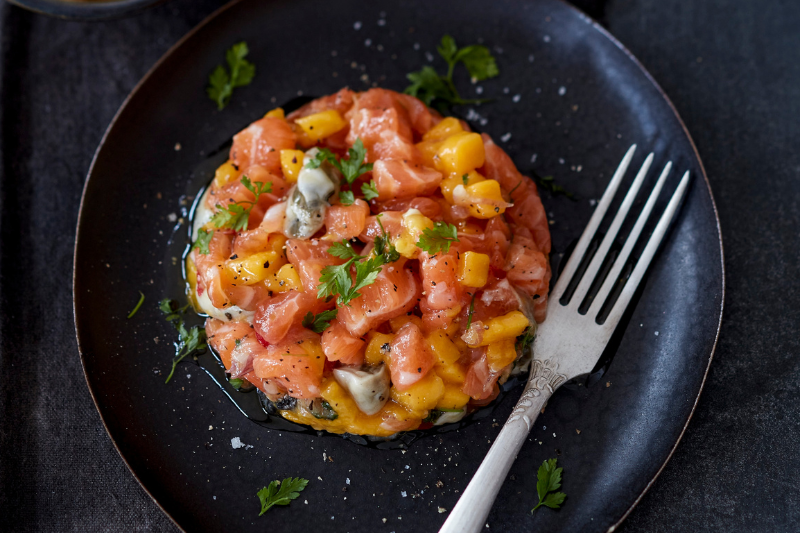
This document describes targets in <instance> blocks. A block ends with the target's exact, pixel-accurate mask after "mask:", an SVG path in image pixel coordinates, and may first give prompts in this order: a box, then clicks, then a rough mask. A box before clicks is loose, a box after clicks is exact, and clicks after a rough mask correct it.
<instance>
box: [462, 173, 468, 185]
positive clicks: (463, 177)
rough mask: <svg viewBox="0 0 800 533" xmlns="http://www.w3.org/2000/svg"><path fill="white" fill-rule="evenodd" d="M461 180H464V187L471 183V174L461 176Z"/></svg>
mask: <svg viewBox="0 0 800 533" xmlns="http://www.w3.org/2000/svg"><path fill="white" fill-rule="evenodd" d="M461 181H463V182H464V187H466V186H467V185H469V174H464V175H463V176H461Z"/></svg>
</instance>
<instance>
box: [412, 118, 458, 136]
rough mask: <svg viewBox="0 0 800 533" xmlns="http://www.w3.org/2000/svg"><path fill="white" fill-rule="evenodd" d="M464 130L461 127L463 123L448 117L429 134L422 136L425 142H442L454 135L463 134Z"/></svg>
mask: <svg viewBox="0 0 800 533" xmlns="http://www.w3.org/2000/svg"><path fill="white" fill-rule="evenodd" d="M463 131H464V128H462V127H461V121H460V120H458V119H457V118H455V117H447V118H445V119H442V121H441V122H439V123H438V124H437V125H435V126H434V127H432V128H431V129H430V130H429V131H428V133H426V134H425V135H423V136H422V140H423V141H441V140H442V139H446V138H448V137H450V136H451V135H453V134H456V133H461V132H463Z"/></svg>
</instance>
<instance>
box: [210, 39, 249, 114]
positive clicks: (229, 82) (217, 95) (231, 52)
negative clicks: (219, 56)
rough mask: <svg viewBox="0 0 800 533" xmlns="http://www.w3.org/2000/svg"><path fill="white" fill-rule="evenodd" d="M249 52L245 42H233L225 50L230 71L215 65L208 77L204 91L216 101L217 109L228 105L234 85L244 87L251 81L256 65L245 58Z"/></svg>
mask: <svg viewBox="0 0 800 533" xmlns="http://www.w3.org/2000/svg"><path fill="white" fill-rule="evenodd" d="M249 52H250V51H249V50H248V48H247V43H246V42H244V41H243V42H241V43H237V44H234V45H233V46H232V47H230V48H229V49H228V51H227V52H225V60H226V61H227V62H228V68H230V73H228V71H226V70H225V67H224V66H222V65H217V68H215V69H214V72H212V73H211V75H210V76H209V77H208V87H207V88H206V93H207V94H208V97H209V98H211V99H212V100H214V101H215V102H216V103H217V109H219V110H220V111H222V110H223V109H224V108H225V106H226V105H228V102H230V100H231V95H233V90H234V89H235V88H236V87H244V86H245V85H249V84H250V82H251V81H253V76H255V74H256V67H255V65H253V64H252V63H251V62H249V61H248V60H246V59H245V57H246V56H247V54H248V53H249Z"/></svg>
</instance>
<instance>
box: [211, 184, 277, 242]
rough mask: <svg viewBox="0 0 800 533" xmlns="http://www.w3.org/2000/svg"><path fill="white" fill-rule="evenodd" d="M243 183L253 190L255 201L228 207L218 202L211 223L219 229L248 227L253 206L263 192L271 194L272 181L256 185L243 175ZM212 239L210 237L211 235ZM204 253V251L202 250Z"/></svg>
mask: <svg viewBox="0 0 800 533" xmlns="http://www.w3.org/2000/svg"><path fill="white" fill-rule="evenodd" d="M242 185H244V186H245V188H246V189H247V190H248V191H250V192H252V193H253V195H254V196H255V200H254V201H252V202H251V201H250V200H241V201H239V202H235V203H232V204H228V205H227V206H226V207H222V206H221V205H220V204H217V209H219V211H218V212H217V213H216V214H215V215H214V216H213V217H211V223H212V224H214V227H216V228H218V229H232V230H234V231H242V230H244V229H247V223H248V220H249V219H250V211H252V209H253V206H254V205H256V204H257V203H258V198H259V197H260V196H261V195H262V194H269V193H271V192H272V182H271V181H267V182H258V181H257V182H256V183H255V185H253V183H252V182H251V181H250V178H248V177H247V176H242ZM198 238H199V237H198ZM209 239H210V237H209ZM201 253H202V252H201Z"/></svg>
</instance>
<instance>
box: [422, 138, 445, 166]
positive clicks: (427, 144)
mask: <svg viewBox="0 0 800 533" xmlns="http://www.w3.org/2000/svg"><path fill="white" fill-rule="evenodd" d="M415 146H416V147H417V150H419V154H420V155H421V156H422V163H423V164H424V165H425V166H426V167H431V168H433V167H434V161H435V160H436V153H437V152H438V151H439V148H440V147H441V146H442V141H422V142H419V143H417V144H416V145H415Z"/></svg>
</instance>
